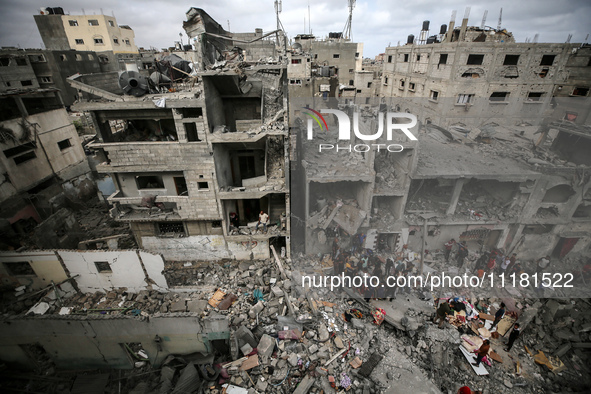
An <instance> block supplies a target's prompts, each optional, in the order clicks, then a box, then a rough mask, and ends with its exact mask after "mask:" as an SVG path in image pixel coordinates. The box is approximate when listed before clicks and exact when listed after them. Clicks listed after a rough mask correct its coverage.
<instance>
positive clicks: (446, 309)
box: [433, 301, 453, 329]
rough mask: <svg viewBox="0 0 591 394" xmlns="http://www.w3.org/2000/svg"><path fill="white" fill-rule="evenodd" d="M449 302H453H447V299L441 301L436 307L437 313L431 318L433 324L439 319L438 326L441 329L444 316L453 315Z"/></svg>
mask: <svg viewBox="0 0 591 394" xmlns="http://www.w3.org/2000/svg"><path fill="white" fill-rule="evenodd" d="M450 304H451V305H452V306H453V302H451V301H450V302H449V303H448V302H447V301H443V303H442V304H441V305H439V308H437V315H436V316H435V319H433V324H437V320H439V325H438V327H439V328H440V329H443V323H445V317H446V316H447V315H453V311H452V309H451V307H450Z"/></svg>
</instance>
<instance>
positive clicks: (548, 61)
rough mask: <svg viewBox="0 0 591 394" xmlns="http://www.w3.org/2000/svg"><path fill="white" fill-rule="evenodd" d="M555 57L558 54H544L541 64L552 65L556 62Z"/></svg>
mask: <svg viewBox="0 0 591 394" xmlns="http://www.w3.org/2000/svg"><path fill="white" fill-rule="evenodd" d="M554 58H556V55H544V56H542V60H541V61H540V66H551V65H553V64H554Z"/></svg>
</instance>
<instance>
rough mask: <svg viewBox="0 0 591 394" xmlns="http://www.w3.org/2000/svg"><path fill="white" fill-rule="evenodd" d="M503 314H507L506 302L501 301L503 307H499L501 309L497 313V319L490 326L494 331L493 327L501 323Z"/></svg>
mask: <svg viewBox="0 0 591 394" xmlns="http://www.w3.org/2000/svg"><path fill="white" fill-rule="evenodd" d="M503 316H505V303H504V302H501V308H499V310H498V311H497V313H495V321H493V324H492V326H490V330H489V331H492V329H493V328H495V326H496V325H497V324H499V322H500V321H501V319H502V318H503Z"/></svg>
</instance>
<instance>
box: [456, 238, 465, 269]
mask: <svg viewBox="0 0 591 394" xmlns="http://www.w3.org/2000/svg"><path fill="white" fill-rule="evenodd" d="M467 256H468V247H467V246H466V244H465V243H462V242H459V243H458V259H457V263H458V267H459V268H462V267H463V265H464V259H465V258H466V257H467Z"/></svg>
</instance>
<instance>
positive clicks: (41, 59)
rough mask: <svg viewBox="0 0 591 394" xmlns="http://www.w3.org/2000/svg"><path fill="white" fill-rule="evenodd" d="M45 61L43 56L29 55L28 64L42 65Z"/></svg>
mask: <svg viewBox="0 0 591 394" xmlns="http://www.w3.org/2000/svg"><path fill="white" fill-rule="evenodd" d="M46 61H47V60H45V56H43V54H40V55H29V62H31V63H44V62H46Z"/></svg>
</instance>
